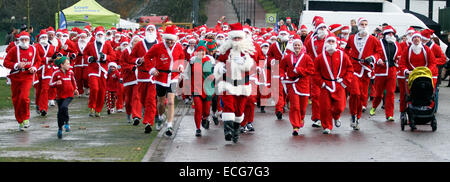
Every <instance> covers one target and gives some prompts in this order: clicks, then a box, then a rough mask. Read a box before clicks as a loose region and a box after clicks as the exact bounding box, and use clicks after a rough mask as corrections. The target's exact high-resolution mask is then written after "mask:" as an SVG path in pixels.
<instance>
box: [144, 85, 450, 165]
mask: <svg viewBox="0 0 450 182" xmlns="http://www.w3.org/2000/svg"><path fill="white" fill-rule="evenodd" d="M442 85H447V81H444V82H443V84H442ZM440 89H441V90H440V96H439V111H438V113H437V115H436V116H437V120H438V125H437V126H438V128H437V131H436V132H432V131H431V127H430V126H429V125H423V126H418V130H417V131H414V132H411V131H410V129H409V126H406V128H405V131H401V129H400V122H399V117H400V116H399V112H398V101H397V102H396V105H395V116H394V118H395V122H387V121H385V120H386V119H385V116H384V110H383V109H381V108H378V109H377V113H376V115H375V116H373V117H369V114H368V111H366V112H365V113H363V116H362V121H361V125H360V126H361V130H360V131H353V129H352V128H350V115H349V111H348V107H347V109H346V110H345V111H344V113H343V114H342V116H341V121H342V126H341V127H340V128H334V129H333V131H332V135H324V134H322V129H317V128H313V127H312V126H311V124H312V122H311V120H310V117H311V115H310V114H311V113H310V112H311V108H310V106H308V109H307V115H306V118H305V120H306V124H305V127H304V128H303V129H301V131H300V135H299V136H292V135H291V132H292V127H291V124H290V122H289V120H288V114H287V113H285V114H284V115H283V120H276V116H275V114H274V108H273V107H269V108H266V111H267V113H265V114H262V113H259V109H258V108H256V113H255V119H254V120H255V122H254V127H255V129H256V131H255V132H253V133H245V134H241V137H240V140H239V142H238V143H237V144H233V143H232V142H228V141H225V140H224V135H223V126H222V123H220V125H219V126H215V125H214V124H213V122H211V127H210V129H209V130H205V129H203V128H202V135H203V136H202V137H200V138H199V137H195V135H194V133H195V125H194V121H193V113H194V111H193V110H192V109H191V110H190V111H189V113H188V114H187V115H186V116H185V117H184V118H183V119H182V121H181V123H180V125H179V128H178V130H177V133H176V136H175V137H174V139H173V141H172V142H171V144H170V145H168V146H161V147H164V148H165V152H166V154H165V155H164V156H163V157H157V158H152V160H150V161H167V162H175V161H176V162H228V161H232V162H253V161H254V162H303V161H306V162H308V161H330V162H340V161H342V162H355V161H363V162H366V161H367V162H370V161H374V162H375V161H399V162H408V161H419V162H420V161H445V162H448V161H450V152H449V149H450V141H449V140H448V138H449V137H450V132H449V129H450V124H449V120H450V113H449V111H450V107H449V105H448V103H449V100H450V88H448V87H444V86H442V87H440ZM398 98H399V96H398V94H397V95H396V100H398ZM370 106H371V102H369V106H368V108H369V109H370Z"/></svg>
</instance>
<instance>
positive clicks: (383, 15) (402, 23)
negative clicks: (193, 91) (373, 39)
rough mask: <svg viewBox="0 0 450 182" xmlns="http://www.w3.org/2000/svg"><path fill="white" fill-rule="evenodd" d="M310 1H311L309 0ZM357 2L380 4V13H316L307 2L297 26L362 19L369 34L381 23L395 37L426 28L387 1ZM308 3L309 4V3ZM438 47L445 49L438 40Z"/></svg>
mask: <svg viewBox="0 0 450 182" xmlns="http://www.w3.org/2000/svg"><path fill="white" fill-rule="evenodd" d="M310 1H311V0H310ZM321 2H330V3H332V2H356V1H355V0H321ZM358 2H360V3H361V2H378V3H380V4H381V3H382V10H381V11H382V12H357V11H322V10H320V11H317V10H309V9H308V1H307V2H306V10H304V11H303V12H302V14H301V15H300V20H299V25H302V24H303V25H306V27H308V29H309V30H313V29H314V26H313V25H312V19H313V18H314V16H321V17H323V19H324V21H325V24H326V25H332V24H342V25H348V26H350V20H352V19H355V20H358V18H360V17H364V18H366V19H367V20H368V21H369V28H370V29H371V30H370V32H373V30H375V28H376V27H377V26H379V25H382V24H383V23H387V24H389V25H391V26H393V27H394V28H395V30H396V31H397V35H398V36H399V37H400V36H402V35H404V34H406V30H408V28H409V27H410V26H414V27H415V28H417V27H420V28H422V29H426V28H428V27H427V26H426V25H425V24H424V23H423V22H422V21H421V20H419V19H418V18H417V17H415V16H414V15H412V14H409V13H404V12H403V11H402V10H401V9H400V8H399V7H398V6H397V5H395V4H393V3H391V2H388V1H377V0H372V1H361V0H359V1H358ZM309 3H310V2H309ZM440 46H441V49H442V51H443V52H445V50H446V49H447V45H446V44H445V43H444V42H442V40H440Z"/></svg>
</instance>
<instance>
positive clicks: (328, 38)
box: [325, 33, 338, 43]
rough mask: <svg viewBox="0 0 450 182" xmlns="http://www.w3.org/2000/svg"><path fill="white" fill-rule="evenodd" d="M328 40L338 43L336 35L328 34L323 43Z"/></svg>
mask: <svg viewBox="0 0 450 182" xmlns="http://www.w3.org/2000/svg"><path fill="white" fill-rule="evenodd" d="M329 40H334V41H336V43H337V42H338V38H337V37H336V35H334V33H330V34H329V35H327V38H325V43H326V42H328V41H329Z"/></svg>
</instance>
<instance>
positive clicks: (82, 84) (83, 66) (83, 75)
mask: <svg viewBox="0 0 450 182" xmlns="http://www.w3.org/2000/svg"><path fill="white" fill-rule="evenodd" d="M88 43H89V37H88V32H86V31H83V32H81V33H80V37H79V38H78V41H77V42H76V43H75V50H76V52H77V55H76V57H75V60H74V65H73V72H74V73H75V80H76V81H77V88H78V93H80V95H81V94H85V89H88V88H89V84H88V83H89V82H88V80H89V76H88V71H87V66H88V62H87V60H85V59H84V56H83V53H84V49H85V48H86V46H87V45H88ZM86 94H87V91H86Z"/></svg>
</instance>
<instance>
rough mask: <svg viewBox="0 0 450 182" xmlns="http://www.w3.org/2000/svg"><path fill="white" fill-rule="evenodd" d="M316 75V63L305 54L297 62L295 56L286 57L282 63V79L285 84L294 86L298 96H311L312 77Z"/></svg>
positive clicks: (291, 54) (292, 54)
mask: <svg viewBox="0 0 450 182" xmlns="http://www.w3.org/2000/svg"><path fill="white" fill-rule="evenodd" d="M313 74H314V63H313V60H312V59H311V57H309V55H307V54H305V53H303V54H300V55H299V56H298V59H297V60H296V57H295V54H294V53H290V54H288V55H286V56H285V57H284V58H283V59H282V60H281V63H280V77H281V78H282V81H281V82H283V83H285V84H292V86H293V87H292V88H293V89H294V92H295V93H296V94H297V95H300V96H310V95H309V94H310V84H309V81H310V76H312V75H313Z"/></svg>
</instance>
